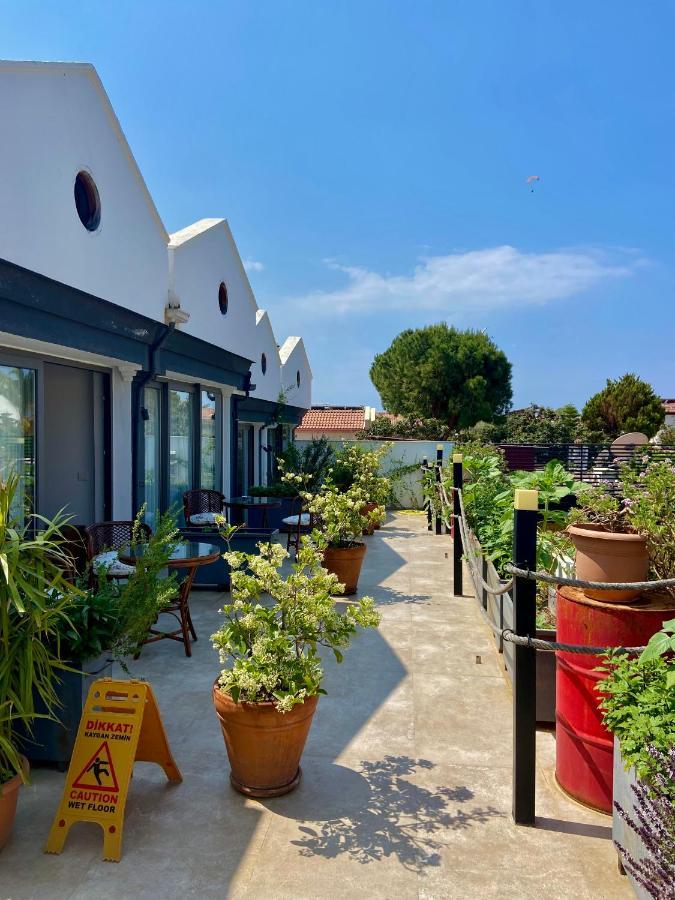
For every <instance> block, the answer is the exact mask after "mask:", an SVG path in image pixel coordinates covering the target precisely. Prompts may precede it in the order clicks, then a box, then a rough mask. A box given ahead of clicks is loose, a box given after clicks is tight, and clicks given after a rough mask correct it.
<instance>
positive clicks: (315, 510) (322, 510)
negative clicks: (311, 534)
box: [302, 481, 379, 594]
mask: <svg viewBox="0 0 675 900" xmlns="http://www.w3.org/2000/svg"><path fill="white" fill-rule="evenodd" d="M302 496H303V498H304V500H305V502H306V505H307V510H308V512H309V513H310V515H313V516H314V517H315V518H316V520H317V521H318V533H319V534H320V538H317V540H320V541H321V542H322V544H325V548H324V550H323V564H324V566H325V567H326V569H328V571H329V572H332V573H333V574H334V575H336V576H337V580H338V581H339V582H340V584H343V585H344V593H345V594H355V593H356V590H357V587H358V583H359V575H360V574H361V566H362V565H363V558H364V556H365V555H366V545H365V544H364V543H363V541H362V540H360V538H361V535H362V534H363V529H364V527H367V526H368V525H370V523H371V522H372V521H375V520H376V519H377V517H378V515H379V513H378V511H377V510H375V511H372V512H370V513H368V514H365V515H364V513H363V508H364V506H365V504H366V497H365V495H364V493H363V491H362V490H361V488H360V487H359V486H358V485H357V484H353V485H352V486H351V487H350V488H348V489H347V490H346V491H341V490H340V489H339V488H338V487H337V486H336V485H334V484H332V483H331V482H330V481H329V482H327V483H326V484H324V486H323V488H322V489H321V491H319V493H317V494H311V493H308V492H303V494H302Z"/></svg>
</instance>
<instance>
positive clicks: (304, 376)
mask: <svg viewBox="0 0 675 900" xmlns="http://www.w3.org/2000/svg"><path fill="white" fill-rule="evenodd" d="M279 355H280V357H281V385H282V388H283V390H284V393H285V395H286V400H287V402H288V403H289V404H290V405H291V406H300V407H302V409H309V408H310V406H311V405H312V370H311V368H310V365H309V359H308V357H307V351H306V350H305V344H304V341H303V340H302V338H300V337H289V338H287V339H286V341H285V342H284V344H283V345H282V347H281V350H280V351H279ZM298 372H299V373H300V386H299V387H298V384H297V377H298Z"/></svg>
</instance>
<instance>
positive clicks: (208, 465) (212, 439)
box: [200, 391, 220, 490]
mask: <svg viewBox="0 0 675 900" xmlns="http://www.w3.org/2000/svg"><path fill="white" fill-rule="evenodd" d="M217 425H218V410H217V406H216V395H215V394H214V393H213V392H212V391H202V406H201V472H200V476H201V482H200V484H201V487H203V488H211V489H212V490H218V489H219V488H220V479H219V477H218V474H219V472H218V439H217V436H218V432H217Z"/></svg>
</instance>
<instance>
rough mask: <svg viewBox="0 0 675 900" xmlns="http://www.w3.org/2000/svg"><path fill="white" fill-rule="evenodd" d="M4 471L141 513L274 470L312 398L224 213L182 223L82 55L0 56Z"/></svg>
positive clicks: (52, 496)
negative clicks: (68, 58) (159, 194)
mask: <svg viewBox="0 0 675 900" xmlns="http://www.w3.org/2000/svg"><path fill="white" fill-rule="evenodd" d="M0 121H1V122H2V125H3V129H2V131H3V136H2V141H0V173H1V175H0V178H1V179H2V187H1V190H0V194H1V196H2V203H0V474H4V473H5V472H6V471H8V469H9V467H10V466H14V467H15V468H18V469H19V470H20V471H21V472H22V473H23V475H24V483H25V487H26V489H27V490H28V492H29V494H31V495H32V502H33V506H34V508H35V509H36V510H37V511H38V512H40V513H42V514H44V515H48V516H51V515H53V514H54V513H55V512H56V511H57V510H58V509H60V508H62V507H64V506H66V507H67V509H68V511H69V512H70V513H71V514H72V515H73V516H74V521H75V522H77V523H81V524H87V523H89V522H92V521H98V520H102V519H110V518H115V519H128V518H131V517H132V516H133V514H134V512H135V511H136V509H138V507H139V506H140V505H141V504H142V503H143V502H147V504H148V510H149V513H148V518H149V520H150V521H151V522H152V520H153V518H154V511H155V510H156V509H165V508H167V507H168V506H169V505H171V504H173V503H176V502H177V503H180V501H181V497H182V493H183V491H184V490H186V489H188V488H192V487H215V488H217V489H220V490H222V491H223V493H224V494H225V495H226V496H227V495H235V494H241V493H245V492H246V490H247V489H248V488H249V487H250V486H251V485H252V484H257V483H264V482H265V480H266V479H267V477H268V475H269V473H270V472H271V471H272V462H273V459H274V453H275V451H278V450H279V449H280V448H281V447H282V445H283V441H284V440H288V439H289V437H290V434H291V432H292V428H293V427H294V426H295V425H296V424H297V422H298V421H299V420H300V418H301V417H302V415H303V413H304V411H305V410H306V409H307V408H309V406H310V405H311V381H312V373H311V369H310V367H309V361H308V359H307V355H306V353H305V350H304V347H303V343H302V339H301V338H298V337H291V338H288V339H287V340H286V342H285V343H283V344H282V345H281V347H279V346H278V344H277V341H276V338H275V336H274V332H273V330H272V323H271V322H270V319H269V317H268V315H267V313H266V312H265V311H263V310H259V309H258V306H257V303H256V300H255V296H254V294H253V291H252V290H251V286H250V284H249V282H248V278H247V276H246V272H245V270H244V267H243V264H242V261H241V258H240V256H239V253H238V251H237V247H236V244H235V242H234V239H233V237H232V233H231V231H230V228H229V225H228V223H227V222H226V221H225V220H224V219H203V220H201V221H199V222H196V223H195V224H193V225H190V226H188V227H187V228H184V229H182V230H181V231H179V232H176V233H175V234H168V233H167V231H166V229H165V228H164V225H163V223H162V220H161V218H160V216H159V214H158V212H157V209H156V208H155V205H154V203H153V200H152V197H151V196H150V194H149V192H148V189H147V187H146V185H145V182H144V180H143V176H142V175H141V173H140V171H139V169H138V166H137V165H136V162H135V160H134V157H133V155H132V152H131V149H130V148H129V145H128V144H127V141H126V139H125V137H124V134H123V132H122V129H121V127H120V124H119V122H118V120H117V117H116V116H115V113H114V111H113V109H112V106H111V105H110V101H109V100H108V97H107V95H106V93H105V90H104V89H103V86H102V84H101V82H100V80H99V78H98V75H97V74H96V71H95V69H94V68H93V67H92V66H90V65H86V64H75V63H32V62H4V63H3V62H0Z"/></svg>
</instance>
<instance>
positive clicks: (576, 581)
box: [506, 563, 675, 591]
mask: <svg viewBox="0 0 675 900" xmlns="http://www.w3.org/2000/svg"><path fill="white" fill-rule="evenodd" d="M506 569H507V571H508V572H510V573H511V574H512V575H517V576H518V577H519V578H527V579H528V581H545V582H546V583H547V584H556V585H557V584H563V585H565V586H569V587H579V588H591V589H592V590H596V591H630V590H635V591H638V590H639V591H658V590H662V589H663V588H671V587H675V578H662V579H660V580H659V581H584V580H583V579H581V578H564V577H563V576H562V575H550V574H549V573H548V572H532V571H531V570H530V569H519V568H518V567H517V566H514V565H513V564H512V563H508V564H507V565H506Z"/></svg>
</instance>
